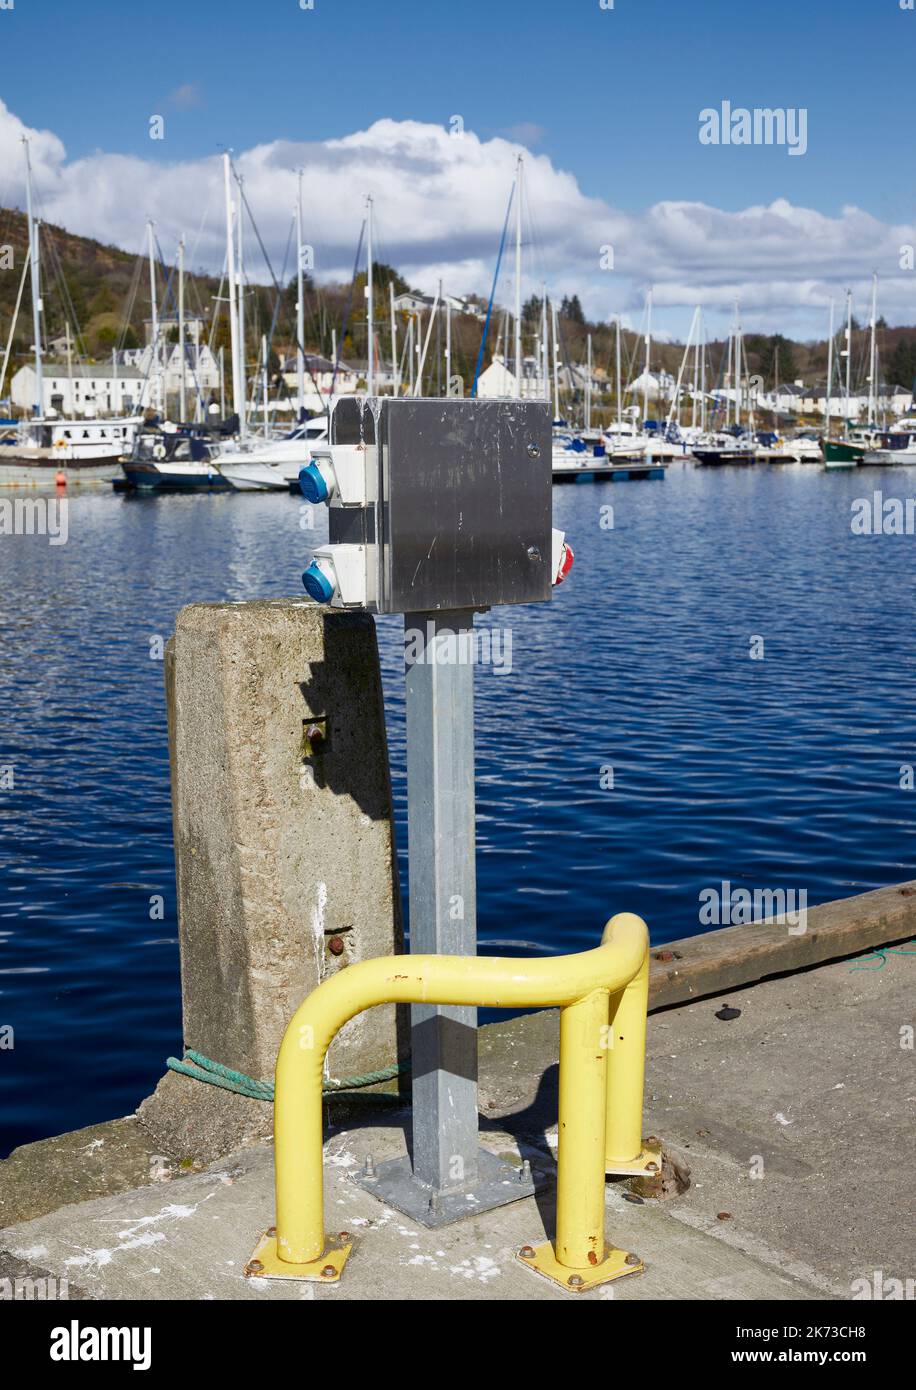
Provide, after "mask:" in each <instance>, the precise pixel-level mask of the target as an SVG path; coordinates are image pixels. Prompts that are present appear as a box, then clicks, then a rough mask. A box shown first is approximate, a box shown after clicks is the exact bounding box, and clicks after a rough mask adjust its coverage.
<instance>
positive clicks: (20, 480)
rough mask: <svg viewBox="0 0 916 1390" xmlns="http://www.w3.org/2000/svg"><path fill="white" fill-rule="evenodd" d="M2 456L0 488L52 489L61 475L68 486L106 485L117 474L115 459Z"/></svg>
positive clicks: (116, 459)
mask: <svg viewBox="0 0 916 1390" xmlns="http://www.w3.org/2000/svg"><path fill="white" fill-rule="evenodd" d="M9 452H10V454H11V455H12V457H11V458H6V457H4V453H5V451H0V487H53V486H54V485H55V483H56V481H57V477H58V474H62V475H63V477H64V479H65V480H66V484H67V486H68V487H84V486H87V485H90V484H93V483H95V484H99V483H110V482H111V481H112V479H114V478H117V477H118V476H119V475H120V472H121V465H120V462H119V456H118V457H114V458H109V459H86V460H82V461H73V462H66V461H64V460H63V459H60V458H50V459H48V460H43V459H31V458H28V457H23V456H22V455H21V454H18V455H17V454H15V453H14V452H13V450H12V449H11V450H10V451H9Z"/></svg>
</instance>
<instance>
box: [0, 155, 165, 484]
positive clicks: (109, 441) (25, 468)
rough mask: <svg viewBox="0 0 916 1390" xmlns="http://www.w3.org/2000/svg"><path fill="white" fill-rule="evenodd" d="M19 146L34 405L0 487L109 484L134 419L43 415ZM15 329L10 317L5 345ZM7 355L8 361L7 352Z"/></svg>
mask: <svg viewBox="0 0 916 1390" xmlns="http://www.w3.org/2000/svg"><path fill="white" fill-rule="evenodd" d="M22 143H23V146H24V149H25V168H26V211H27V217H28V236H29V254H28V260H27V264H28V267H29V271H30V277H29V278H30V280H31V290H32V325H33V333H34V338H35V343H34V353H35V404H34V406H33V412H34V413H33V416H32V418H31V419H29V420H25V421H23V422H22V423H21V424H20V425H19V426H18V428H17V430H16V432H15V435H13V436H11V437H10V436H8V442H3V443H2V445H0V485H2V486H6V487H21V486H23V485H27V486H39V487H41V486H50V485H53V484H54V483H57V482H64V483H101V482H108V481H111V480H112V479H113V478H115V477H116V476H117V475H118V473H119V472H120V467H119V460H120V458H121V457H122V456H123V455H124V454H125V453H127V452H129V450H130V448H131V445H132V443H133V440H134V436H135V434H136V432H137V430H138V429H139V427H140V424H141V423H142V422H141V420H140V418H139V417H130V418H123V419H110V420H89V419H85V420H68V419H61V418H59V417H57V416H55V415H53V414H52V415H46V414H45V410H44V374H43V356H44V353H43V348H42V325H41V313H42V294H41V257H40V247H39V224H38V223H37V222H36V219H35V217H34V214H33V210H32V162H31V157H30V152H29V141H28V138H27V137H23V141H22ZM23 274H24V268H23ZM17 310H18V302H17ZM15 327H16V324H15V314H14V322H13V329H12V332H11V334H10V344H12V340H13V333H15ZM6 356H7V359H8V357H9V352H7V354H6ZM5 366H6V362H4V367H5Z"/></svg>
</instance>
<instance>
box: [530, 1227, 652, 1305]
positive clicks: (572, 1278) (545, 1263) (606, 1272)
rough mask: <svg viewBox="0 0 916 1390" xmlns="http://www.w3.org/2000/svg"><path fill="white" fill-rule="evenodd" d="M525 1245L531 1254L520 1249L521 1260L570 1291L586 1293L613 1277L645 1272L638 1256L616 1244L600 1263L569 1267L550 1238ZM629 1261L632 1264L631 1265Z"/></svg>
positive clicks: (606, 1282)
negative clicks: (582, 1266) (558, 1254)
mask: <svg viewBox="0 0 916 1390" xmlns="http://www.w3.org/2000/svg"><path fill="white" fill-rule="evenodd" d="M522 1248H523V1249H525V1250H531V1252H532V1253H531V1254H530V1255H523V1254H522V1253H521V1251H519V1253H518V1254H517V1255H516V1257H515V1258H516V1259H517V1260H518V1261H519V1263H520V1264H523V1265H525V1266H526V1268H528V1269H533V1270H534V1271H535V1273H536V1274H541V1275H543V1277H544V1278H545V1279H550V1280H551V1282H552V1283H554V1284H559V1285H560V1287H561V1288H564V1289H566V1291H567V1293H587V1292H588V1290H589V1289H595V1288H597V1287H598V1285H599V1284H608V1283H610V1281H611V1280H612V1279H624V1278H626V1276H627V1275H628V1274H642V1272H643V1270H644V1269H645V1265H644V1264H643V1262H642V1260H641V1259H639V1257H638V1256H637V1255H631V1254H630V1253H629V1252H628V1251H626V1250H618V1249H617V1248H616V1246H613V1245H609V1246H608V1247H607V1248H606V1249H605V1252H604V1259H603V1260H602V1261H601V1263H600V1265H589V1266H587V1268H585V1269H570V1267H569V1265H561V1264H560V1262H559V1260H558V1259H557V1257H556V1255H555V1254H554V1250H553V1246H552V1245H551V1243H550V1241H549V1240H548V1241H546V1242H545V1243H544V1244H543V1245H535V1246H533V1247H532V1246H530V1245H528V1246H523V1247H522ZM628 1260H630V1261H632V1263H630V1264H628V1263H627V1261H628Z"/></svg>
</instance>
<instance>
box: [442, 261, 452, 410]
mask: <svg viewBox="0 0 916 1390" xmlns="http://www.w3.org/2000/svg"><path fill="white" fill-rule="evenodd" d="M440 293H441V284H440ZM445 394H446V395H447V396H450V395H451V394H452V301H451V300H450V299H446V301H445Z"/></svg>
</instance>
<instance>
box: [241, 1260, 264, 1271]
mask: <svg viewBox="0 0 916 1390" xmlns="http://www.w3.org/2000/svg"><path fill="white" fill-rule="evenodd" d="M263 1268H264V1266H263V1265H262V1264H261V1261H260V1260H249V1261H248V1263H247V1265H246V1266H245V1273H246V1274H260V1272H261V1270H262V1269H263Z"/></svg>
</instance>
